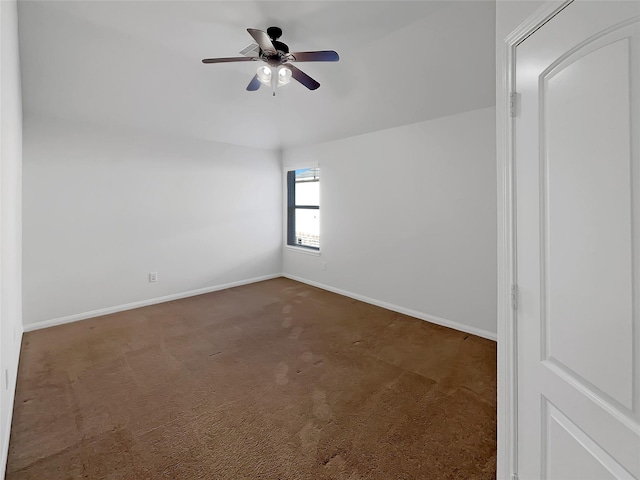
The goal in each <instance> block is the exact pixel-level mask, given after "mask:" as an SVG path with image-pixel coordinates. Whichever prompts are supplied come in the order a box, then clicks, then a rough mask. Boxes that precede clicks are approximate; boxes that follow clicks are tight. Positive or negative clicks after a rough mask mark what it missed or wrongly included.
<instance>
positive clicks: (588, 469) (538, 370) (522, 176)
mask: <svg viewBox="0 0 640 480" xmlns="http://www.w3.org/2000/svg"><path fill="white" fill-rule="evenodd" d="M639 15H640V2H638V1H623V2H612V1H585V0H575V1H574V2H573V3H571V4H569V5H568V6H567V7H566V8H565V9H563V10H562V11H561V12H559V13H558V14H557V15H556V16H555V17H553V18H552V19H551V20H550V21H549V22H548V23H546V24H545V25H543V26H542V27H541V28H540V29H539V30H537V31H536V32H535V33H533V34H532V35H531V36H530V37H528V38H527V39H526V40H524V41H523V42H522V43H521V44H520V45H518V46H517V47H516V57H515V58H516V72H515V78H516V91H517V92H518V93H519V94H520V96H519V108H518V112H517V116H516V119H515V121H514V125H515V151H514V156H515V164H514V165H515V198H516V251H517V253H516V265H517V267H516V269H517V273H516V278H517V284H518V292H519V305H518V310H517V313H516V321H517V329H518V344H517V347H518V356H517V360H518V416H517V419H518V446H517V452H518V453H517V464H518V465H517V469H518V472H517V473H518V478H519V479H533V480H538V479H559V480H567V479H577V480H587V479H610V478H636V479H640V348H639V347H640V320H639V319H640V66H639V63H640V23H639V21H640V20H639Z"/></svg>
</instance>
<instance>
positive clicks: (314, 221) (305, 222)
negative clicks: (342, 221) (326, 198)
mask: <svg viewBox="0 0 640 480" xmlns="http://www.w3.org/2000/svg"><path fill="white" fill-rule="evenodd" d="M295 241H296V245H303V246H305V247H315V248H320V210H315V209H307V208H296V239H295Z"/></svg>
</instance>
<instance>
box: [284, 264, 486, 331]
mask: <svg viewBox="0 0 640 480" xmlns="http://www.w3.org/2000/svg"><path fill="white" fill-rule="evenodd" d="M282 276H283V277H286V278H290V279H291V280H295V281H297V282H302V283H306V284H307V285H311V286H313V287H318V288H321V289H323V290H327V291H329V292H333V293H337V294H339V295H344V296H345V297H349V298H354V299H356V300H360V301H361V302H365V303H370V304H371V305H375V306H377V307H382V308H386V309H387V310H391V311H393V312H398V313H402V314H404V315H409V316H411V317H416V318H419V319H420V320H424V321H425V322H430V323H435V324H436V325H441V326H443V327H449V328H453V329H454V330H459V331H461V332H465V333H470V334H472V335H477V336H478V337H482V338H486V339H488V340H493V341H494V342H497V341H498V334H497V333H493V332H489V331H487V330H482V329H479V328H475V327H470V326H469V325H465V324H463V323H458V322H454V321H453V320H447V319H446V318H441V317H436V316H435V315H428V314H426V313H422V312H418V311H416V310H411V309H410V308H405V307H401V306H399V305H394V304H392V303H387V302H383V301H381V300H376V299H375V298H371V297H367V296H365V295H360V294H358V293H353V292H349V291H347V290H342V289H340V288H335V287H331V286H329V285H325V284H323V283H318V282H314V281H313V280H307V279H306V278H302V277H298V276H296V275H289V274H288V273H283V274H282Z"/></svg>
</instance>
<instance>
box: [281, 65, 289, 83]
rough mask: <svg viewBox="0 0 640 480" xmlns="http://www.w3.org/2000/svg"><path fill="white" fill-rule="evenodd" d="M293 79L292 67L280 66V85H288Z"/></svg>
mask: <svg viewBox="0 0 640 480" xmlns="http://www.w3.org/2000/svg"><path fill="white" fill-rule="evenodd" d="M290 81H291V69H289V68H287V67H285V66H284V65H280V66H279V67H278V86H279V87H280V86H282V85H286V84H287V83H289V82H290Z"/></svg>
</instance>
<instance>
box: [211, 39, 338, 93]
mask: <svg viewBox="0 0 640 480" xmlns="http://www.w3.org/2000/svg"><path fill="white" fill-rule="evenodd" d="M247 32H249V35H251V36H252V37H253V39H254V40H255V42H256V43H257V44H258V46H259V47H260V49H259V55H258V56H257V57H256V56H251V57H227V58H205V59H203V60H202V63H230V62H251V61H257V60H262V61H263V62H265V63H266V65H260V66H259V67H258V69H257V71H256V74H255V76H254V77H253V79H252V80H251V82H249V85H247V90H248V91H250V92H252V91H255V90H258V89H259V88H260V85H267V86H270V87H271V89H272V92H273V95H274V96H275V94H276V88H278V87H282V86H284V85H287V84H288V83H289V82H290V81H291V79H292V78H293V79H294V80H296V81H298V82H299V83H301V84H302V85H304V86H305V87H307V88H308V89H309V90H316V89H317V88H318V87H320V84H319V83H318V82H317V81H316V80H314V79H313V78H311V77H310V76H309V75H307V74H306V73H304V72H303V71H302V70H300V69H299V68H297V67H295V66H294V65H292V64H291V63H290V62H337V61H338V60H340V57H339V55H338V54H337V53H336V52H335V51H333V50H321V51H314V52H293V53H290V52H289V46H288V45H286V44H284V43H282V42H280V41H278V38H280V36H281V35H282V29H280V28H279V27H269V28H267V31H266V33H265V32H263V31H262V30H258V29H255V28H247Z"/></svg>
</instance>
